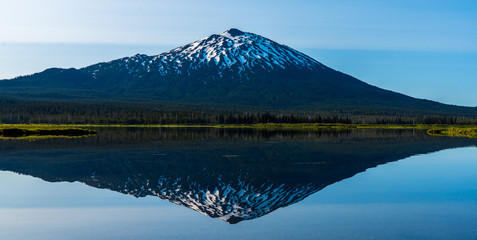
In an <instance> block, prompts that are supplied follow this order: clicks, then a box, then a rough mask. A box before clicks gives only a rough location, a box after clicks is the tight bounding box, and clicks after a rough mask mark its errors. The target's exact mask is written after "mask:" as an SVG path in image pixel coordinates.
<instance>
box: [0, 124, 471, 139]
mask: <svg viewBox="0 0 477 240" xmlns="http://www.w3.org/2000/svg"><path fill="white" fill-rule="evenodd" d="M88 127H89V128H91V127H117V128H120V127H141V128H144V127H147V128H223V129H232V128H248V129H263V130H306V131H317V130H322V129H337V130H339V129H422V130H427V132H428V134H429V135H433V136H453V137H456V136H459V137H461V136H466V137H475V136H476V132H477V126H475V125H442V124H339V123H265V124H164V125H160V124H153V125H121V124H112V125H96V124H0V132H1V131H4V130H5V129H20V130H22V131H25V132H30V133H32V134H30V136H42V135H43V136H47V135H48V134H45V133H47V132H48V131H50V133H51V131H59V132H64V133H68V131H70V132H75V131H77V132H81V131H83V132H84V133H85V134H86V135H90V134H95V131H93V130H88V129H84V128H88ZM42 132H43V134H42ZM0 135H1V134H0ZM50 136H60V135H54V134H50ZM64 136H68V135H67V134H66V135H64Z"/></svg>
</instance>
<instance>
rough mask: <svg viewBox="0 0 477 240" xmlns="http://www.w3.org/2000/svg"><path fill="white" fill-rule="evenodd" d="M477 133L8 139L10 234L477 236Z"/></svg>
mask: <svg viewBox="0 0 477 240" xmlns="http://www.w3.org/2000/svg"><path fill="white" fill-rule="evenodd" d="M476 143H477V141H476V140H475V139H467V138H446V137H430V136H427V135H426V134H425V133H424V132H420V131H417V132H416V131H394V130H392V131H382V130H359V131H358V130H356V131H333V132H329V131H322V132H263V131H252V130H227V131H226V130H213V129H205V130H197V129H195V130H194V129H192V130H191V129H189V130H188V129H99V134H98V135H97V136H94V137H90V138H82V139H59V140H58V139H57V140H41V141H34V142H26V141H20V140H9V141H2V142H1V144H0V151H1V152H0V169H1V171H0V187H1V188H0V189H1V191H0V239H224V238H228V239H476V237H477V229H476V228H475V226H477V158H476V156H477V148H476Z"/></svg>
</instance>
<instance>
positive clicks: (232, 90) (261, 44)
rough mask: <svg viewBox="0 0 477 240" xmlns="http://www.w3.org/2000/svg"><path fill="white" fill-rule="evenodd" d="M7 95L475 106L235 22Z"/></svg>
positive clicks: (344, 106) (320, 105) (6, 84)
mask: <svg viewBox="0 0 477 240" xmlns="http://www.w3.org/2000/svg"><path fill="white" fill-rule="evenodd" d="M0 94H2V96H4V97H10V98H18V97H19V96H21V98H27V99H49V100H51V99H70V100H74V99H95V100H98V99H99V100H120V101H147V102H158V101H166V102H168V103H171V102H180V103H193V104H209V103H214V104H216V103H218V104H222V105H225V106H230V107H237V106H241V107H246V108H248V107H250V106H254V107H256V106H259V107H264V108H269V109H271V108H273V109H280V110H284V109H289V110H305V111H310V110H311V111H316V110H332V111H341V110H345V111H349V110H351V111H360V112H366V111H381V112H382V111H388V112H395V111H397V110H399V111H405V112H409V111H413V112H418V113H421V112H422V111H425V112H427V113H435V112H449V111H451V112H466V111H468V110H469V109H468V108H458V107H455V106H449V105H444V104H440V103H436V102H432V101H427V100H420V99H415V98H412V97H408V96H405V95H402V94H399V93H395V92H391V91H388V90H384V89H381V88H378V87H375V86H371V85H369V84H366V83H364V82H362V81H360V80H358V79H356V78H353V77H351V76H349V75H346V74H343V73H341V72H338V71H335V70H333V69H331V68H329V67H326V66H325V65H323V64H321V63H320V62H318V61H317V60H315V59H313V58H311V57H309V56H307V55H306V54H304V53H301V52H299V51H297V50H294V49H292V48H290V47H288V46H286V45H283V44H279V43H277V42H275V41H272V40H270V39H268V38H265V37H262V36H260V35H257V34H254V33H249V32H243V31H241V30H238V29H235V28H232V29H229V30H227V31H225V32H223V33H220V34H213V35H210V36H208V37H206V38H203V39H200V40H198V41H195V42H192V43H190V44H187V45H185V46H181V47H178V48H175V49H172V50H170V51H168V52H165V53H162V54H159V55H156V56H147V55H141V54H138V55H135V56H132V57H126V58H122V59H118V60H114V61H110V62H104V63H98V64H95V65H91V66H88V67H85V68H82V69H58V68H53V69H48V70H45V71H43V72H41V73H37V74H33V75H29V76H24V77H18V78H15V79H12V80H9V81H0ZM472 111H473V112H475V110H472Z"/></svg>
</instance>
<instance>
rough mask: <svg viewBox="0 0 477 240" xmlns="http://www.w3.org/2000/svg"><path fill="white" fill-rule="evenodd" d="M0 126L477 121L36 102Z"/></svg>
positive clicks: (6, 106) (0, 109) (16, 106)
mask: <svg viewBox="0 0 477 240" xmlns="http://www.w3.org/2000/svg"><path fill="white" fill-rule="evenodd" d="M0 123H4V124H14V123H50V124H258V123H343V124H477V116H474V117H472V116H447V115H416V114H414V115H411V114H409V115H406V114H395V115H389V114H380V113H374V114H373V113H368V114H350V113H343V112H339V113H337V112H320V111H316V112H306V113H289V112H286V113H282V112H278V111H275V112H271V111H270V112H269V111H246V110H244V111H236V110H233V111H232V110H230V111H227V110H223V109H221V110H214V109H207V110H203V109H202V110H201V109H187V108H184V107H183V106H177V107H176V108H174V106H168V108H165V107H161V106H155V105H147V104H125V103H102V102H85V103H72V102H34V101H14V100H0Z"/></svg>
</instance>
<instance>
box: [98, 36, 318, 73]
mask: <svg viewBox="0 0 477 240" xmlns="http://www.w3.org/2000/svg"><path fill="white" fill-rule="evenodd" d="M108 64H109V65H110V66H109V68H110V69H113V68H118V69H122V70H123V71H126V72H127V73H128V74H130V75H141V74H143V73H151V72H152V73H154V72H157V73H158V74H159V75H161V76H167V75H170V74H186V75H189V76H190V75H191V74H193V73H197V72H204V71H210V70H212V71H213V72H212V73H216V74H214V75H217V76H219V77H222V76H223V75H225V73H233V74H238V76H239V77H244V75H245V76H246V75H247V73H250V74H253V73H255V72H256V71H272V70H276V69H282V70H288V69H290V70H317V69H324V68H325V66H324V65H322V64H321V63H319V62H318V61H316V60H314V59H313V58H311V57H309V56H307V55H305V54H303V53H301V52H299V51H296V50H294V49H292V48H290V47H288V46H285V45H282V44H279V43H276V42H274V41H272V40H270V39H268V38H265V37H262V36H260V35H257V34H253V33H247V32H242V31H240V30H238V29H234V28H232V29H229V30H228V31H225V32H223V33H221V34H213V35H211V36H209V37H206V38H203V39H201V40H198V41H195V42H193V43H190V44H187V45H185V46H181V47H178V48H175V49H173V50H171V51H168V52H165V53H162V54H159V55H157V56H147V55H141V54H138V55H135V56H132V57H127V58H123V59H120V60H116V61H112V62H109V63H108ZM103 65H104V64H103ZM98 67H101V65H99V64H98V65H96V68H98ZM94 70H95V69H92V70H90V71H91V73H92V74H93V73H94ZM94 76H95V77H96V76H97V74H96V73H94Z"/></svg>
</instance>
